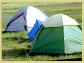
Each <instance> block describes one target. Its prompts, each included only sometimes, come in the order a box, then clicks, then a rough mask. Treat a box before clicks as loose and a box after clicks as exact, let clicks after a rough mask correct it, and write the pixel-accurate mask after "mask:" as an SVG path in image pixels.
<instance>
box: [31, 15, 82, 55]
mask: <svg viewBox="0 0 84 63" xmlns="http://www.w3.org/2000/svg"><path fill="white" fill-rule="evenodd" d="M78 52H82V30H81V29H80V27H79V24H78V23H77V22H76V21H75V20H74V19H72V18H71V17H69V16H67V15H64V14H56V15H53V16H50V17H49V18H47V19H46V21H45V22H44V23H43V25H41V27H40V28H39V30H38V31H37V33H36V37H35V39H34V40H33V43H32V46H31V50H30V53H50V54H56V53H58V54H73V53H78Z"/></svg>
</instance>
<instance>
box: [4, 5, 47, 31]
mask: <svg viewBox="0 0 84 63" xmlns="http://www.w3.org/2000/svg"><path fill="white" fill-rule="evenodd" d="M46 18H48V16H47V15H45V14H44V13H43V12H42V11H40V10H39V9H37V8H35V7H32V6H28V7H25V8H22V9H21V10H19V11H18V12H17V13H16V14H15V15H14V16H13V17H12V19H11V20H10V22H9V23H8V24H7V27H6V30H5V31H6V32H9V31H10V32H11V31H23V30H28V32H29V31H30V30H31V29H32V27H33V26H34V24H35V22H36V19H38V20H41V21H45V19H46Z"/></svg>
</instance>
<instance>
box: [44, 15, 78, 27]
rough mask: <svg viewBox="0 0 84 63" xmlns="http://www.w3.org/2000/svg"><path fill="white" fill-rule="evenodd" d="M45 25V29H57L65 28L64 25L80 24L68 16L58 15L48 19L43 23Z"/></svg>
mask: <svg viewBox="0 0 84 63" xmlns="http://www.w3.org/2000/svg"><path fill="white" fill-rule="evenodd" d="M52 24H53V25H52ZM43 25H44V26H45V27H56V26H63V25H78V23H77V22H76V21H75V20H74V19H72V18H71V17H69V16H67V15H64V14H56V15H53V16H50V17H49V18H47V19H46V20H45V22H43Z"/></svg>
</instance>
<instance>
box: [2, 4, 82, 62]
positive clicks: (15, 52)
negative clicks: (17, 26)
mask: <svg viewBox="0 0 84 63" xmlns="http://www.w3.org/2000/svg"><path fill="white" fill-rule="evenodd" d="M29 5H30V6H34V7H37V8H39V9H40V10H42V11H43V12H44V13H45V14H47V15H48V16H51V15H53V14H58V13H63V14H66V15H68V16H70V17H72V18H75V19H76V20H77V22H78V23H79V24H80V26H82V25H81V24H82V5H81V3H77V2H75V3H69V2H68V3H63V2H62V3H57V2H51V3H50V2H30V3H25V2H24V3H2V14H3V15H10V14H14V13H16V12H17V11H18V10H19V9H21V8H23V7H25V6H29ZM4 20H5V21H2V32H3V31H4V30H5V28H6V25H7V23H8V21H9V20H10V19H9V18H6V19H4ZM27 33H28V32H27V31H23V32H11V33H4V32H3V34H2V60H13V61H14V60H22V61H23V60H28V61H32V60H36V61H42V60H47V61H49V60H66V59H76V58H82V54H72V55H45V54H43V55H42V54H41V55H39V54H38V55H29V50H30V47H29V46H31V44H32V41H28V40H27V39H28V36H27Z"/></svg>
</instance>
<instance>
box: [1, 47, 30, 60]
mask: <svg viewBox="0 0 84 63" xmlns="http://www.w3.org/2000/svg"><path fill="white" fill-rule="evenodd" d="M29 51H30V49H9V50H3V51H2V58H3V59H5V58H11V57H23V56H26V54H28V53H29Z"/></svg>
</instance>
